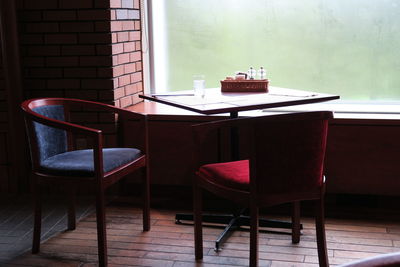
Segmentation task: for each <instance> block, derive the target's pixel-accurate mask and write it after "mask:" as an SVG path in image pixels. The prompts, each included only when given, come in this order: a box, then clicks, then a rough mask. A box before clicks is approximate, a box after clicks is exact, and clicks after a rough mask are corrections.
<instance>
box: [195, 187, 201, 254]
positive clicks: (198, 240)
mask: <svg viewBox="0 0 400 267" xmlns="http://www.w3.org/2000/svg"><path fill="white" fill-rule="evenodd" d="M194 184H195V185H193V220H194V251H195V257H196V260H200V259H202V258H203V228H202V210H203V199H202V198H203V196H202V189H201V188H200V187H199V186H197V185H196V182H194Z"/></svg>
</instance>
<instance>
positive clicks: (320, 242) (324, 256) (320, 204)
mask: <svg viewBox="0 0 400 267" xmlns="http://www.w3.org/2000/svg"><path fill="white" fill-rule="evenodd" d="M315 203H316V216H315V228H316V235H317V246H318V260H319V266H320V267H328V266H329V260H328V251H327V247H326V237H325V219H324V199H323V197H321V199H320V200H316V201H315Z"/></svg>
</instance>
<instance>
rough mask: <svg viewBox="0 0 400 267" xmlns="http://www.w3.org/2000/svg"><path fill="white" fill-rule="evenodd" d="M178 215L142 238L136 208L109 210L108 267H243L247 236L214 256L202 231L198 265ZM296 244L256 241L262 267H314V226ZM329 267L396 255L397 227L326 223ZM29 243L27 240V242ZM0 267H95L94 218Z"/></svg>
mask: <svg viewBox="0 0 400 267" xmlns="http://www.w3.org/2000/svg"><path fill="white" fill-rule="evenodd" d="M175 212H176V211H171V210H162V209H153V210H152V213H151V216H152V228H151V231H149V232H142V230H141V229H142V226H141V212H140V210H139V209H138V208H133V207H121V206H109V207H108V208H107V228H108V233H107V236H108V252H109V265H110V266H162V267H168V266H173V267H181V266H247V265H248V247H249V239H248V236H249V234H248V232H247V231H236V232H235V233H234V234H233V235H232V237H231V238H230V239H229V240H228V242H227V243H226V244H225V245H224V246H223V249H222V251H221V252H219V253H216V252H215V251H214V250H213V247H214V244H213V240H214V239H215V238H216V237H217V235H218V234H219V233H220V229H216V228H204V238H205V242H204V246H205V249H204V255H205V256H204V259H203V261H202V263H196V261H195V260H194V254H193V226H191V225H176V224H175V222H174V214H175ZM302 222H303V225H304V230H303V232H302V233H303V234H302V236H301V241H300V244H298V245H293V244H292V243H291V241H290V236H289V235H284V234H276V233H262V234H261V235H260V266H273V267H275V266H299V267H301V266H318V258H317V250H316V243H315V231H314V230H315V229H314V223H313V220H312V219H310V218H303V219H302ZM326 230H327V231H326V235H327V240H328V253H329V260H330V264H331V266H335V265H338V264H342V263H346V262H349V261H352V260H355V259H360V258H365V257H369V256H375V255H379V254H381V253H389V252H395V251H399V250H400V223H399V222H390V221H366V220H362V221H358V220H354V219H352V220H350V219H330V218H327V221H326ZM29 243H30V240H29ZM2 264H3V265H1V263H0V265H1V266H97V241H96V222H95V217H94V214H93V213H92V214H91V215H89V216H87V217H85V218H83V219H82V220H81V221H80V222H79V223H78V224H77V229H76V230H74V231H64V232H60V233H59V234H57V235H56V236H54V237H52V238H50V239H49V240H47V241H44V242H43V243H42V246H41V252H40V253H39V254H37V255H32V254H31V253H30V252H29V251H27V252H25V253H24V254H22V255H19V256H16V257H14V258H13V259H11V260H9V261H7V262H4V261H3V263H2Z"/></svg>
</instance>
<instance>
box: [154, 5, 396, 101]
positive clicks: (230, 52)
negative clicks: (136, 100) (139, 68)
mask: <svg viewBox="0 0 400 267" xmlns="http://www.w3.org/2000/svg"><path fill="white" fill-rule="evenodd" d="M152 2H153V3H152V15H153V16H152V25H153V29H152V32H153V37H154V42H153V49H154V50H153V52H154V54H153V55H154V78H155V81H156V83H155V84H154V87H155V88H154V89H155V90H156V91H176V90H185V89H186V90H187V89H190V88H191V87H192V78H191V77H192V75H195V74H204V75H205V76H206V85H207V87H219V85H220V84H219V81H220V80H221V79H223V78H225V77H226V76H228V75H233V74H234V72H235V71H238V70H242V71H247V69H248V68H249V67H250V66H252V67H254V68H257V69H258V68H259V67H261V66H263V67H264V68H265V69H266V70H267V76H268V78H269V79H270V81H271V82H270V84H271V85H272V86H276V87H286V88H293V89H300V90H307V91H317V92H322V93H332V94H339V95H340V96H341V99H342V100H344V101H352V102H354V101H356V102H357V101H364V102H365V101H374V103H377V102H379V103H389V102H390V103H392V102H397V101H400V75H399V74H400V49H399V48H400V31H399V29H400V16H399V14H400V2H399V1H398V0H337V1H323V0H297V1H293V0H247V1H242V0H218V1H215V0H153V1H152Z"/></svg>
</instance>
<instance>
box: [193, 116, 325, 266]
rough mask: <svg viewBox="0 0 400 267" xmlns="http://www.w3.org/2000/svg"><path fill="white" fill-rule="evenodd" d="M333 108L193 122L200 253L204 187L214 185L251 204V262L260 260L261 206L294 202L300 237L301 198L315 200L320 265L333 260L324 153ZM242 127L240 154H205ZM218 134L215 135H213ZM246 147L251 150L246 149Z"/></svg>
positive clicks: (209, 188) (226, 194)
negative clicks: (221, 158) (231, 157)
mask: <svg viewBox="0 0 400 267" xmlns="http://www.w3.org/2000/svg"><path fill="white" fill-rule="evenodd" d="M331 118H332V112H327V111H321V112H303V113H291V114H281V115H273V116H263V117H254V118H240V119H230V120H224V121H216V122H210V123H203V124H198V125H194V126H193V132H194V143H195V149H196V152H195V154H196V157H195V159H194V162H195V164H194V168H195V175H194V185H193V187H194V221H195V230H194V237H195V256H196V259H202V258H203V238H202V191H203V190H206V191H209V192H211V193H213V194H215V195H217V196H220V197H222V198H226V199H229V200H231V201H233V202H235V203H237V204H239V205H241V206H243V207H248V208H249V209H250V266H258V232H259V208H260V207H269V206H274V205H278V204H283V203H292V204H293V207H294V209H293V210H294V212H293V215H292V216H293V220H294V222H293V225H294V227H293V228H294V229H293V230H294V232H297V233H294V237H293V242H294V243H295V242H296V239H297V238H299V234H298V233H299V227H298V226H299V220H300V218H299V217H300V215H299V202H300V201H303V200H313V201H315V204H316V234H317V245H318V258H319V263H320V266H328V256H327V248H326V240H325V226H324V208H323V200H324V193H325V179H324V176H323V165H324V156H325V149H326V140H327V133H328V121H329V119H331ZM232 129H235V131H237V132H238V133H239V140H238V144H246V145H245V146H243V145H241V146H240V149H241V156H240V157H241V158H240V159H239V160H236V161H227V162H209V161H207V159H204V158H203V155H205V153H204V151H202V150H203V149H204V148H207V142H209V141H210V140H214V139H215V138H218V139H223V140H222V141H217V142H215V144H222V143H224V141H226V140H227V139H229V137H227V136H229V134H228V135H227V134H226V133H229V132H232ZM213 138H214V139H213ZM243 147H244V149H245V150H246V151H247V153H242V150H243Z"/></svg>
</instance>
